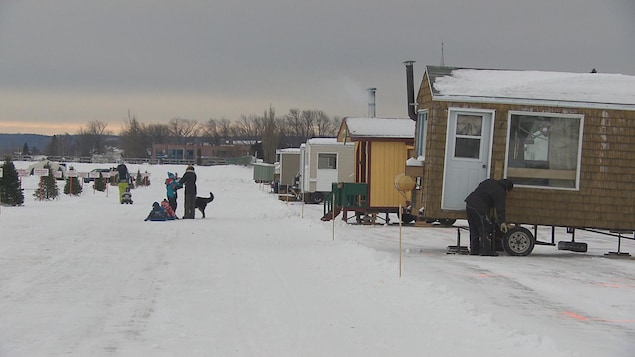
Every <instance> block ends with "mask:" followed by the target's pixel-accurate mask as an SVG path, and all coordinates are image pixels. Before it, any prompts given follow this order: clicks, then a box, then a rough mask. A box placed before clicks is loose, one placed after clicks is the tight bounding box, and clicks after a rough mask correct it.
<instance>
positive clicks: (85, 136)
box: [78, 120, 111, 156]
mask: <svg viewBox="0 0 635 357" xmlns="http://www.w3.org/2000/svg"><path fill="white" fill-rule="evenodd" d="M107 126H108V124H107V123H105V122H102V121H99V120H96V121H92V122H89V123H88V124H87V125H86V127H85V128H84V127H81V128H80V129H79V134H78V135H79V137H78V150H79V154H80V155H82V156H88V155H91V154H103V153H104V151H105V136H106V135H110V134H111V132H109V131H106V127H107Z"/></svg>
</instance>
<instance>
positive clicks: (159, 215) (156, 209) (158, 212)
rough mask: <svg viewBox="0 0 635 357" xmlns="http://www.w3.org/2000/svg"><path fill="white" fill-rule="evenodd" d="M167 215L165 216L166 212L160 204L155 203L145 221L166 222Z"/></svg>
mask: <svg viewBox="0 0 635 357" xmlns="http://www.w3.org/2000/svg"><path fill="white" fill-rule="evenodd" d="M166 220H167V215H166V214H165V210H164V209H163V207H161V205H160V204H159V202H155V203H153V204H152V211H150V214H148V217H146V219H144V221H166Z"/></svg>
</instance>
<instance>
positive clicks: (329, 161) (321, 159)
mask: <svg viewBox="0 0 635 357" xmlns="http://www.w3.org/2000/svg"><path fill="white" fill-rule="evenodd" d="M336 168H337V154H318V169H336Z"/></svg>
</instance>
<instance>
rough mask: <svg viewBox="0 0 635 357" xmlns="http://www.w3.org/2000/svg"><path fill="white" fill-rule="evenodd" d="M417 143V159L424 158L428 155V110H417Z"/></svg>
mask: <svg viewBox="0 0 635 357" xmlns="http://www.w3.org/2000/svg"><path fill="white" fill-rule="evenodd" d="M415 130H416V132H415V137H416V140H417V142H416V144H415V150H416V151H415V155H417V156H416V158H417V159H419V158H421V160H423V159H424V158H425V156H426V140H427V137H428V110H427V109H426V110H419V111H418V112H417V125H416V129H415Z"/></svg>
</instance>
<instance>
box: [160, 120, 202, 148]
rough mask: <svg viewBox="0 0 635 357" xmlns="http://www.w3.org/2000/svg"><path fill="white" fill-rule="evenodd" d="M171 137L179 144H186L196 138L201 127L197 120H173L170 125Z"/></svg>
mask: <svg viewBox="0 0 635 357" xmlns="http://www.w3.org/2000/svg"><path fill="white" fill-rule="evenodd" d="M168 128H169V130H170V135H171V136H172V137H174V138H175V139H176V140H177V141H178V142H179V143H186V142H187V141H188V140H190V139H192V138H196V136H197V135H198V133H199V131H200V127H199V125H198V122H197V121H196V120H190V119H182V118H173V119H171V120H170V122H169V123H168Z"/></svg>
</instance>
